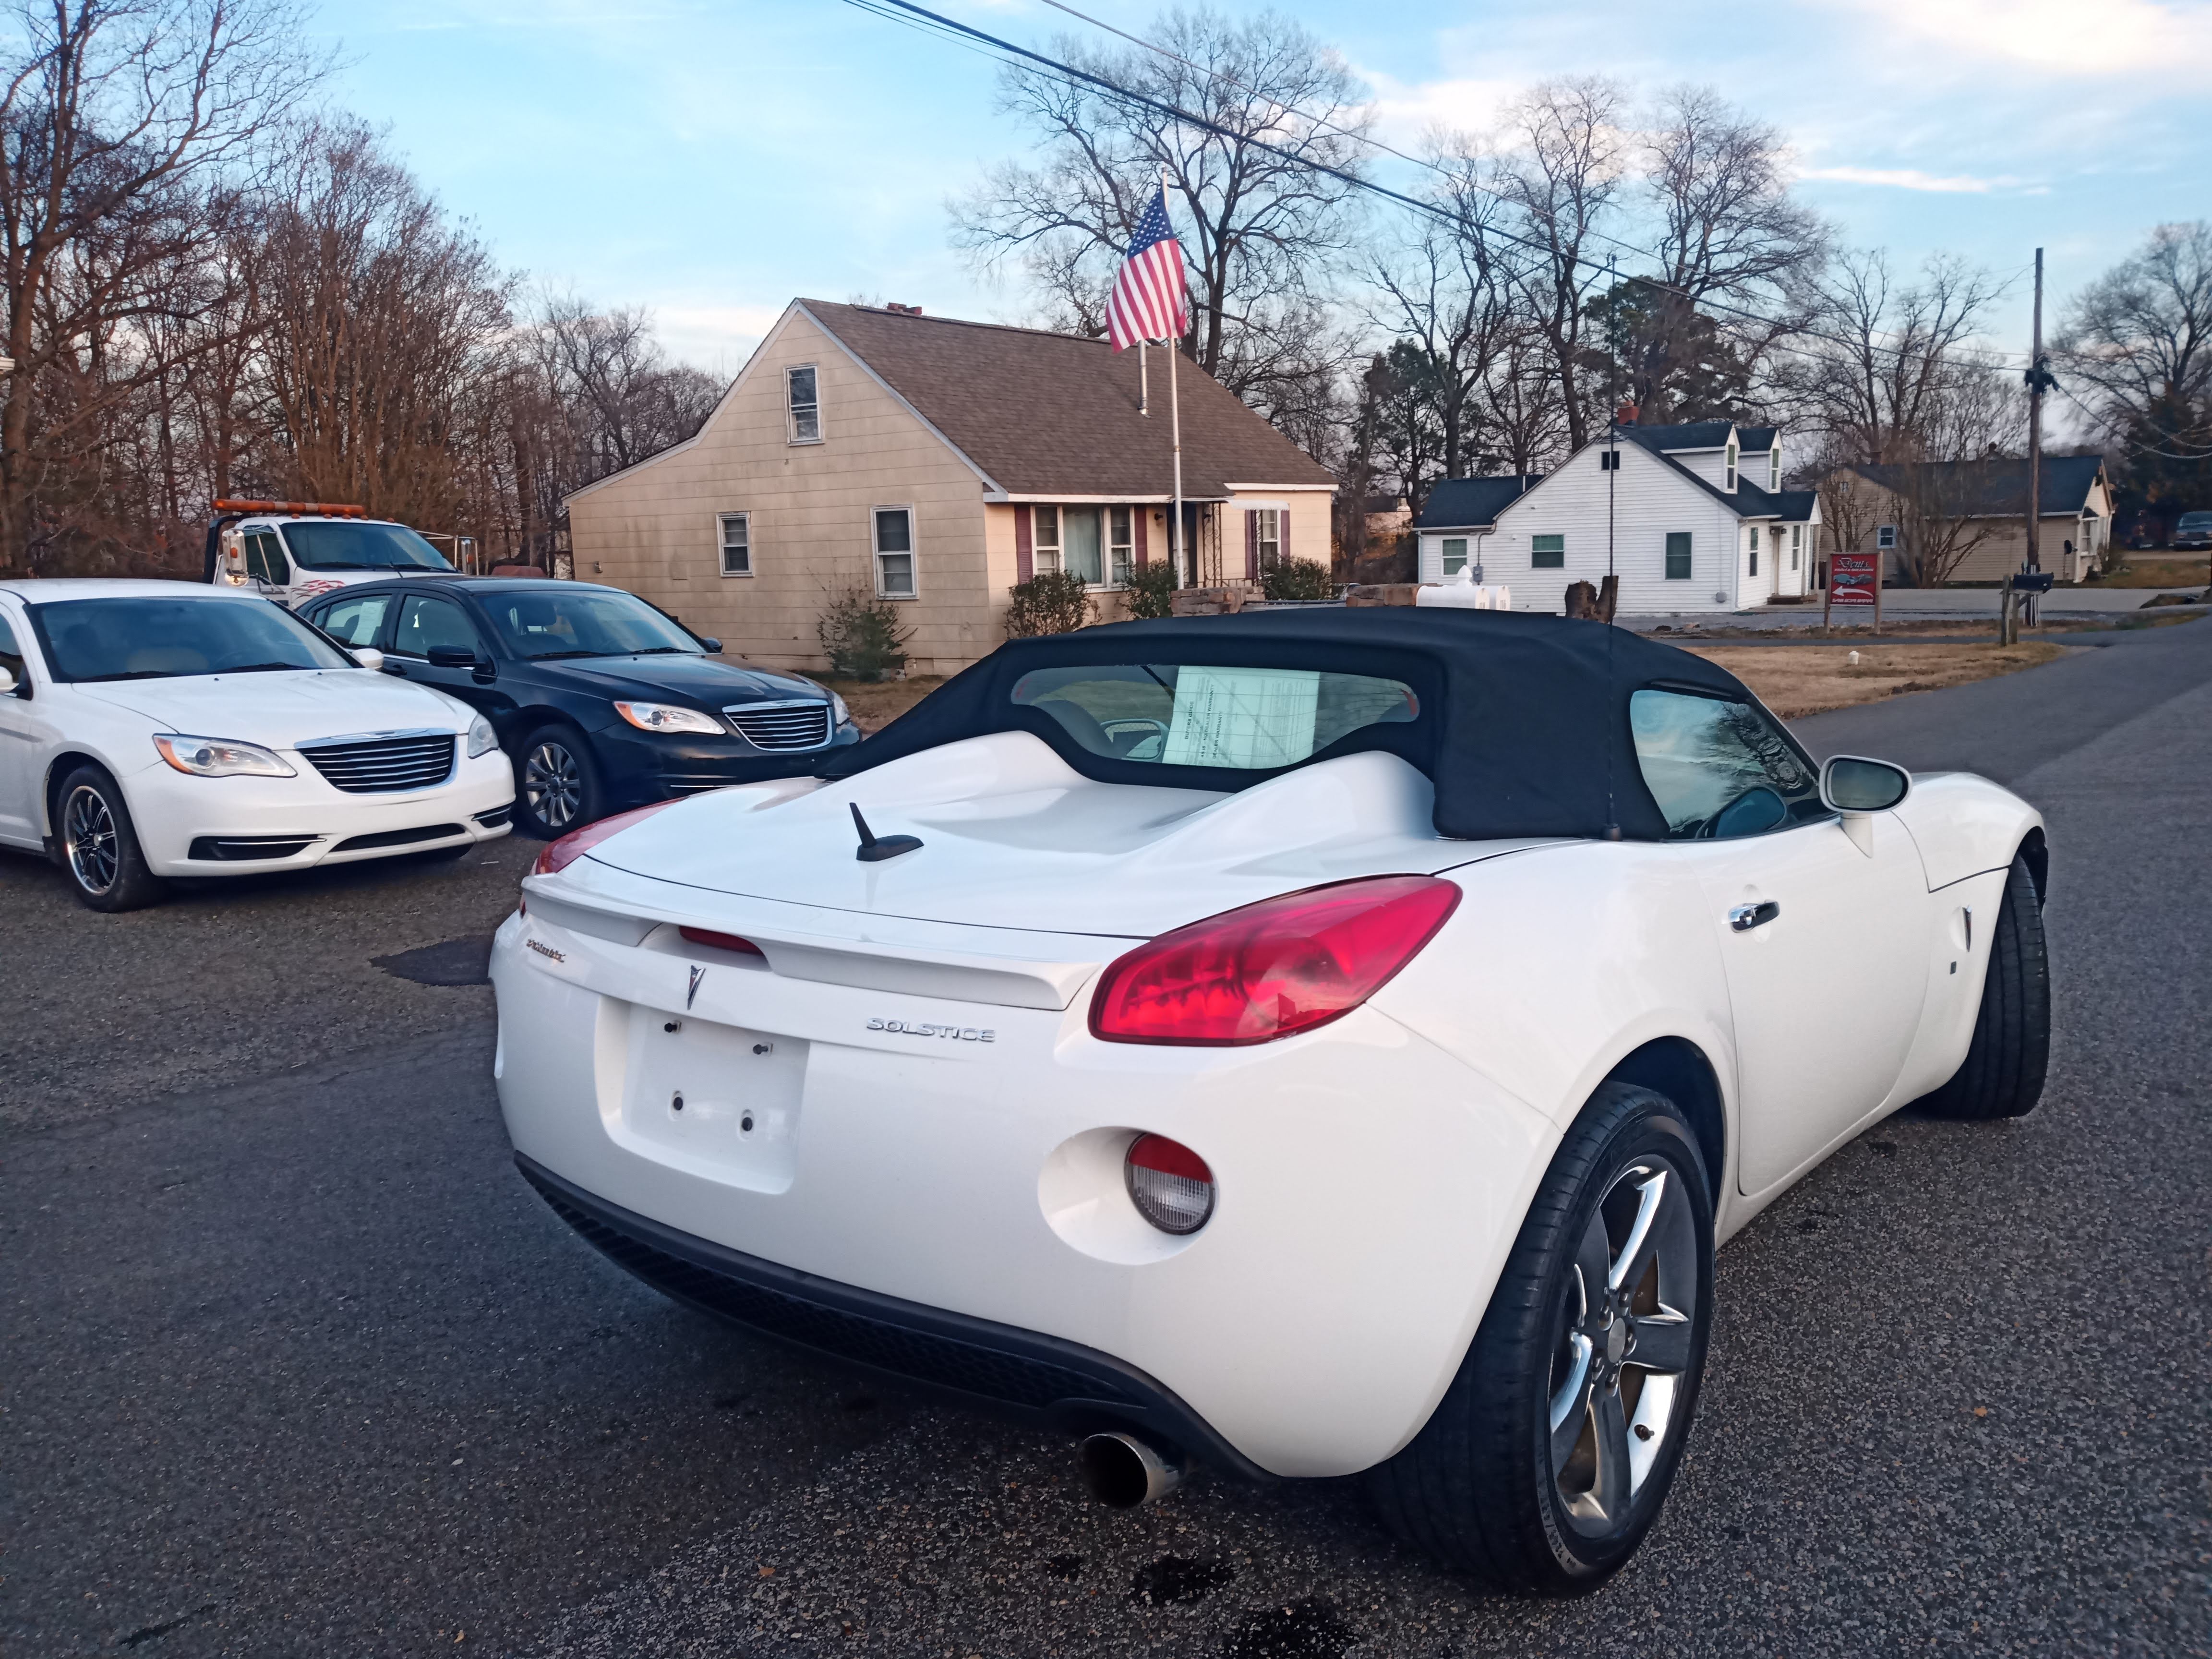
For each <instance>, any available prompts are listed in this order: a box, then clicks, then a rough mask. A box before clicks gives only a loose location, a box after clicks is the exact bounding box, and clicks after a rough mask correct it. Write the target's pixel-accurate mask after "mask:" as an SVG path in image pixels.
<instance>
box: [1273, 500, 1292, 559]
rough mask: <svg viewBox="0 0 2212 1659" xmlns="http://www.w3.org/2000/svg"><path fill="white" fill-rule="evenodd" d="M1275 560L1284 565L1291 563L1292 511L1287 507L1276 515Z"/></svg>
mask: <svg viewBox="0 0 2212 1659" xmlns="http://www.w3.org/2000/svg"><path fill="white" fill-rule="evenodd" d="M1275 558H1276V560H1277V561H1278V562H1280V563H1283V564H1288V563H1289V562H1291V509H1290V508H1289V507H1285V508H1284V509H1283V510H1282V511H1281V512H1279V513H1277V514H1275Z"/></svg>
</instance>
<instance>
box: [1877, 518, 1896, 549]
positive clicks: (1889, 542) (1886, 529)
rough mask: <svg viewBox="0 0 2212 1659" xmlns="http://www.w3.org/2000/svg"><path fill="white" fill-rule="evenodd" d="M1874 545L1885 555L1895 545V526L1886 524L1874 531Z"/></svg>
mask: <svg viewBox="0 0 2212 1659" xmlns="http://www.w3.org/2000/svg"><path fill="white" fill-rule="evenodd" d="M1874 544H1875V546H1876V547H1878V548H1880V549H1881V550H1882V551H1883V552H1885V553H1887V552H1888V551H1889V550H1890V549H1892V548H1893V547H1895V546H1896V545H1897V526H1895V525H1893V524H1886V525H1883V526H1881V528H1880V529H1878V530H1876V531H1875V532H1874Z"/></svg>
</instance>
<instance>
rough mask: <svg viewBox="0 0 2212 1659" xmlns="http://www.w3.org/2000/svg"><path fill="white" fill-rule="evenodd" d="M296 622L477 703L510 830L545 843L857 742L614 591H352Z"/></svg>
mask: <svg viewBox="0 0 2212 1659" xmlns="http://www.w3.org/2000/svg"><path fill="white" fill-rule="evenodd" d="M300 614H301V616H303V617H306V618H307V620H308V621H309V622H311V623H313V624H314V625H315V626H316V627H318V628H319V629H322V630H323V631H324V632H325V633H326V634H328V635H330V636H331V638H332V639H334V640H336V641H338V643H339V644H341V645H343V646H344V647H347V648H348V649H349V650H350V651H353V652H355V653H356V654H358V653H361V652H363V651H375V652H380V653H382V655H383V659H384V663H383V667H384V671H385V672H386V673H387V674H397V675H399V676H401V677H402V678H406V679H410V680H418V681H420V682H421V683H422V684H425V685H434V686H435V687H437V688H438V690H441V691H447V692H451V693H452V694H453V696H457V697H459V698H460V699H461V700H462V701H463V702H468V703H472V704H474V705H475V706H476V707H477V708H480V709H482V710H483V713H484V714H485V716H486V717H487V718H489V720H490V721H491V723H492V729H493V730H494V731H495V732H498V733H499V740H500V743H501V746H502V747H503V748H505V750H507V753H508V754H509V755H510V756H512V757H513V760H514V797H515V799H514V808H515V822H516V823H518V824H519V825H520V827H521V828H523V829H526V830H528V831H530V832H531V833H532V834H533V835H538V836H544V837H546V838H547V839H549V840H550V839H551V838H552V837H554V836H560V835H564V834H566V833H567V832H568V830H570V829H574V828H575V827H576V826H577V825H579V824H582V823H590V822H591V821H592V819H594V818H599V817H605V816H606V815H607V814H608V813H610V812H613V811H620V810H621V809H622V808H623V807H626V806H638V805H644V804H645V803H647V802H648V801H656V800H665V799H669V798H670V797H671V796H673V795H683V794H689V793H694V792H696V791H697V790H701V789H717V788H720V787H722V786H723V785H725V784H732V783H757V782H758V781H761V780H763V779H764V778H782V777H791V776H794V775H799V774H804V773H808V772H811V771H813V770H814V769H815V768H816V767H817V765H818V764H819V763H821V761H822V759H823V757H824V756H826V755H829V754H831V753H834V752H836V751H837V750H842V749H843V748H844V747H846V746H847V745H848V744H855V743H858V742H859V741H860V730H859V728H858V727H856V726H854V724H853V721H852V717H851V716H850V715H849V714H847V713H846V710H845V704H844V701H843V699H842V698H841V697H839V696H837V695H836V693H835V692H833V691H830V690H828V689H826V688H825V687H823V686H819V685H817V684H815V683H814V682H813V681H812V680H810V679H805V678H802V677H800V676H799V675H796V674H777V673H771V672H769V671H766V670H764V669H757V668H747V667H744V666H743V665H739V664H737V663H728V662H722V661H720V660H718V659H717V658H718V655H719V653H720V651H721V648H722V647H721V642H720V641H719V640H711V639H703V638H702V637H700V636H699V635H696V634H693V633H692V632H690V630H689V629H686V628H684V626H683V625H682V624H681V623H677V622H675V621H674V620H672V619H671V618H670V617H667V616H666V615H665V614H664V613H663V612H661V611H657V610H655V609H654V608H653V606H651V605H647V603H646V602H645V601H644V600H642V599H639V598H638V597H637V596H636V595H635V594H633V593H626V592H623V591H622V590H621V589H620V588H617V587H602V586H598V585H596V584H594V583H589V582H567V581H550V580H544V579H539V580H529V579H526V578H515V577H503V576H450V577H447V578H445V579H443V580H440V581H439V582H438V583H437V584H436V585H435V588H428V587H426V585H425V584H424V583H422V582H420V581H388V582H362V583H357V584H356V585H355V586H350V587H346V588H343V589H341V590H340V591H339V592H335V593H331V594H328V595H326V596H325V597H324V598H322V599H316V600H314V601H313V602H311V603H309V604H307V605H302V606H301V607H300Z"/></svg>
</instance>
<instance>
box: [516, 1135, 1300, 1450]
mask: <svg viewBox="0 0 2212 1659" xmlns="http://www.w3.org/2000/svg"><path fill="white" fill-rule="evenodd" d="M514 1162H515V1164H516V1167H518V1168H519V1169H520V1170H521V1171H522V1175H523V1178H524V1179H525V1180H526V1181H528V1182H530V1184H531V1185H532V1187H535V1188H537V1189H538V1195H539V1196H540V1197H541V1198H543V1199H544V1200H545V1201H546V1203H547V1204H549V1205H550V1206H552V1208H553V1212H554V1213H555V1214H556V1215H557V1216H559V1217H560V1218H562V1220H563V1221H565V1222H567V1223H568V1225H570V1226H571V1227H574V1229H575V1230H576V1231H577V1232H578V1233H579V1234H580V1235H581V1236H582V1237H583V1238H584V1240H585V1241H586V1243H589V1244H591V1245H592V1247H593V1248H594V1249H597V1250H599V1252H600V1253H601V1254H602V1255H605V1257H606V1258H607V1259H608V1260H609V1261H612V1262H613V1263H614V1264H615V1265H616V1266H617V1267H622V1268H623V1269H625V1270H626V1271H628V1272H629V1273H635V1275H636V1276H637V1277H638V1278H640V1279H643V1280H644V1281H645V1282H646V1283H647V1284H648V1285H652V1286H653V1288H654V1289H655V1290H658V1291H661V1292H662V1293H664V1294H665V1295H667V1296H670V1297H674V1298H675V1299H676V1300H678V1301H679V1302H683V1303H686V1304H690V1306H692V1307H695V1308H698V1309H700V1310H702V1311H704V1312H706V1313H710V1314H713V1315H714V1316H717V1317H718V1318H721V1319H726V1320H729V1321H730V1322H732V1323H734V1324H738V1325H742V1326H744V1327H745V1328H747V1329H749V1330H753V1331H757V1332H759V1333H761V1334H763V1335H766V1336H769V1337H773V1338H775V1339H776V1340H779V1341H782V1342H787V1343H789V1344H791V1345H793V1346H797V1347H801V1348H805V1349H806V1350H808V1351H809V1352H813V1353H817V1354H821V1355H824V1356H827V1357H828V1358H831V1359H835V1360H837V1361H839V1362H841V1363H842V1364H847V1365H849V1366H852V1367H854V1368H856V1369H858V1370H863V1371H867V1372H870V1373H873V1374H876V1375H879V1376H890V1377H894V1378H896V1379H897V1380H899V1381H901V1382H902V1383H915V1384H919V1385H920V1386H921V1387H923V1388H925V1389H928V1390H930V1391H931V1392H932V1393H936V1394H943V1395H951V1396H953V1397H954V1398H956V1399H957V1400H958V1401H960V1402H961V1403H963V1404H966V1405H970V1406H979V1407H984V1408H986V1409H991V1410H996V1411H1000V1412H1005V1413H1012V1414H1014V1415H1017V1416H1021V1417H1024V1418H1028V1419H1033V1420H1038V1421H1042V1422H1044V1423H1046V1424H1048V1425H1050V1426H1052V1427H1054V1428H1056V1429H1060V1430H1062V1431H1066V1432H1069V1433H1076V1434H1087V1433H1092V1432H1096V1431H1101V1430H1107V1429H1127V1430H1133V1431H1136V1432H1138V1433H1139V1434H1142V1435H1144V1436H1146V1437H1148V1438H1149V1439H1151V1440H1152V1441H1154V1442H1155V1443H1161V1444H1164V1445H1168V1446H1170V1447H1173V1448H1175V1449H1178V1450H1180V1451H1182V1453H1184V1454H1185V1455H1188V1456H1191V1457H1195V1458H1197V1459H1200V1461H1202V1462H1206V1463H1210V1464H1212V1466H1213V1467H1215V1468H1219V1469H1222V1470H1225V1471H1227V1472H1229V1473H1231V1474H1237V1475H1240V1476H1243V1477H1244V1478H1245V1479H1248V1480H1267V1479H1269V1478H1271V1477H1269V1476H1268V1475H1267V1472H1266V1471H1265V1470H1263V1469H1261V1468H1259V1467H1258V1466H1257V1465H1255V1464H1254V1463H1253V1462H1251V1461H1250V1460H1249V1459H1248V1458H1246V1457H1245V1456H1243V1454H1241V1453H1239V1452H1238V1451H1237V1449H1236V1448H1235V1447H1233V1446H1231V1444H1230V1443H1228V1442H1227V1441H1225V1440H1224V1439H1223V1438H1222V1437H1220V1436H1219V1435H1218V1434H1216V1433H1215V1432H1214V1431H1213V1430H1212V1427H1211V1426H1210V1425H1207V1424H1206V1422H1205V1421H1204V1420H1203V1419H1200V1417H1199V1415H1198V1413H1195V1412H1194V1411H1193V1410H1191V1408H1190V1407H1188V1405H1186V1404H1184V1403H1183V1402H1182V1401H1181V1400H1178V1399H1177V1398H1176V1396H1175V1395H1173V1394H1172V1393H1170V1391H1169V1390H1168V1389H1164V1388H1163V1387H1162V1386H1161V1385H1160V1384H1159V1383H1156V1382H1154V1381H1153V1380H1152V1378H1151V1377H1149V1376H1146V1375H1145V1374H1144V1373H1143V1372H1142V1371H1140V1370H1137V1369H1136V1368H1135V1367H1133V1366H1131V1365H1125V1364H1122V1363H1121V1361H1120V1360H1118V1359H1115V1358H1113V1357H1112V1356H1110V1355H1108V1354H1103V1353H1100V1352H1097V1351H1096V1350H1095V1349H1091V1348H1085V1347H1083V1346H1080V1345H1079V1344H1077V1343H1073V1342H1067V1341H1063V1340H1061V1339H1060V1338H1059V1337H1055V1336H1047V1335H1045V1334H1043V1333H1042V1332H1040V1331H1024V1330H1020V1329H1017V1328H1015V1327H1013V1326H1011V1325H1000V1324H994V1323H993V1322H991V1321H989V1320H984V1319H971V1318H969V1317H968V1316H965V1315H963V1314H957V1313H949V1312H947V1311H946V1310H944V1309H942V1308H930V1307H925V1306H923V1305H922V1304H920V1303H917V1302H906V1301H902V1300H901V1299H900V1298H898V1297H892V1296H884V1295H882V1294H880V1293H878V1292H877V1291H866V1290H862V1289H860V1287H859V1286H858V1285H841V1284H838V1283H836V1282H835V1281H834V1280H831V1279H821V1278H817V1277H816V1276H815V1275H814V1274H812V1273H800V1272H799V1271H798V1270H797V1269H796V1268H793V1267H782V1266H780V1265H779V1264H777V1263H775V1262H773V1261H762V1260H761V1259H760V1258H759V1257H757V1256H750V1255H744V1254H743V1253H742V1252H740V1251H738V1250H733V1249H730V1248H729V1247H728V1246H727V1245H725V1244H717V1243H714V1242H713V1241H712V1240H711V1239H705V1238H698V1237H693V1236H692V1235H690V1234H689V1233H682V1232H678V1231H676V1230H675V1229H674V1228H672V1227H665V1226H663V1225H661V1224H660V1223H659V1222H657V1221H653V1220H652V1219H650V1218H647V1217H645V1216H641V1215H638V1214H636V1213H635V1212H631V1211H629V1210H625V1209H623V1208H622V1207H621V1206H619V1205H615V1204H610V1203H608V1202H607V1201H606V1200H605V1199H601V1198H595V1197H593V1196H592V1194H589V1193H587V1192H586V1191H584V1190H583V1188H580V1187H577V1186H575V1185H574V1184H573V1183H571V1182H566V1181H563V1180H562V1178H561V1177H560V1176H556V1175H555V1174H554V1173H553V1172H552V1171H551V1170H548V1169H546V1168H544V1166H543V1165H542V1164H536V1163H533V1162H532V1160H531V1159H529V1158H526V1157H524V1156H523V1155H522V1154H521V1153H520V1152H518V1153H516V1154H515V1158H514Z"/></svg>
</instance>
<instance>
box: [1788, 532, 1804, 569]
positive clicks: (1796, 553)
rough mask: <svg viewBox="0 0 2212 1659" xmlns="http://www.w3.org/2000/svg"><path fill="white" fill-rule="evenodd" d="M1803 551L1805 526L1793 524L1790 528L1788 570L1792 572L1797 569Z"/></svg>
mask: <svg viewBox="0 0 2212 1659" xmlns="http://www.w3.org/2000/svg"><path fill="white" fill-rule="evenodd" d="M1804 550H1805V526H1803V525H1802V524H1793V525H1791V526H1790V568H1791V569H1792V570H1795V569H1796V568H1798V560H1799V558H1800V557H1801V556H1802V555H1803V553H1804Z"/></svg>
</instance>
